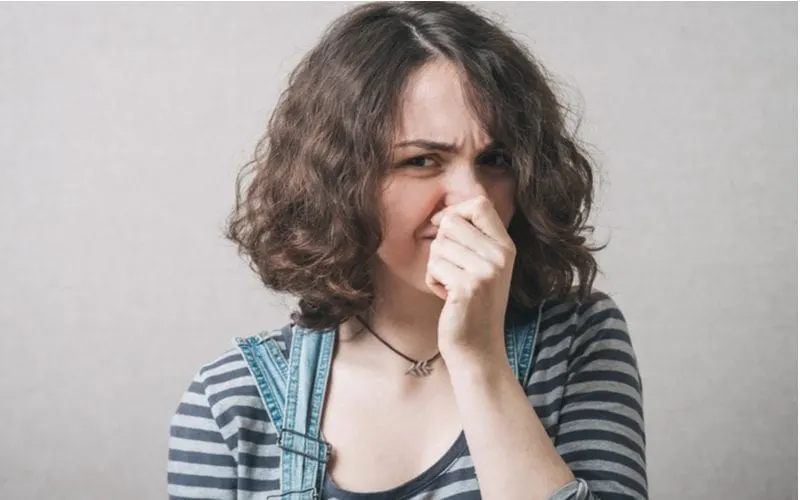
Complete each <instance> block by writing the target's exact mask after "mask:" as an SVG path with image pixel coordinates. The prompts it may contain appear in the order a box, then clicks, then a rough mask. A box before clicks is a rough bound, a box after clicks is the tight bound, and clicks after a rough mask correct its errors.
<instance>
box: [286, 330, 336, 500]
mask: <svg viewBox="0 0 800 500" xmlns="http://www.w3.org/2000/svg"><path fill="white" fill-rule="evenodd" d="M294 328H295V330H294V334H293V337H292V347H291V350H290V353H289V367H288V375H289V377H288V384H287V387H286V409H285V412H284V420H283V428H282V430H281V434H280V438H279V441H278V444H279V446H280V447H281V491H282V494H283V495H287V494H299V495H300V496H299V497H297V498H304V499H305V498H313V499H318V498H321V496H322V486H323V483H324V479H325V470H326V466H327V463H328V461H329V460H330V454H331V447H330V445H329V444H328V443H326V442H325V441H323V440H322V438H321V433H320V425H321V418H322V405H323V403H324V402H325V391H326V389H327V386H328V377H329V374H330V368H331V361H332V359H333V348H334V344H335V334H336V329H335V328H333V329H330V330H326V331H318V330H308V329H305V328H303V327H301V326H299V325H298V326H295V327H294Z"/></svg>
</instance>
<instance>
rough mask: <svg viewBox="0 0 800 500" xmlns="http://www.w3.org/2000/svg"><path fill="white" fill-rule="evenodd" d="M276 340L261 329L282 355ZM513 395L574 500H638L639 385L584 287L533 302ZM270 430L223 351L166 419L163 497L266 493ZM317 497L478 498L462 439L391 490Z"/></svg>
mask: <svg viewBox="0 0 800 500" xmlns="http://www.w3.org/2000/svg"><path fill="white" fill-rule="evenodd" d="M287 332H290V329H288V328H285V327H284V328H281V329H279V330H274V331H272V332H271V334H272V335H275V336H276V338H277V339H278V340H279V342H280V345H281V347H282V349H284V350H288V348H289V346H290V344H291V338H290V337H291V334H290V333H287ZM525 389H526V394H527V395H528V400H529V401H530V403H531V406H532V407H533V409H534V410H535V411H536V413H537V415H538V416H539V418H540V420H541V422H542V423H543V425H544V427H545V429H546V430H547V433H548V435H549V436H550V438H551V440H552V442H553V444H554V445H555V447H556V449H557V450H558V452H559V454H560V455H561V457H562V459H563V460H564V461H565V462H566V463H567V465H568V466H569V467H570V469H571V470H572V471H573V473H574V475H575V476H576V477H577V478H581V479H583V480H585V481H586V483H587V484H588V486H589V490H590V493H589V495H588V496H587V497H586V498H589V499H602V500H622V499H626V500H628V499H636V500H641V499H647V473H646V467H645V430H644V415H643V410H642V384H641V378H640V376H639V370H638V367H637V362H636V356H635V354H634V351H633V347H632V344H631V340H630V337H629V335H628V330H627V325H626V322H625V318H624V317H623V315H622V313H621V312H620V310H619V308H618V307H617V305H616V304H615V302H614V301H613V299H611V298H610V297H609V296H608V295H606V294H604V293H602V292H599V291H594V292H593V293H592V295H591V297H590V298H589V299H588V300H586V301H583V302H577V301H569V302H560V301H557V300H555V299H551V300H549V301H547V302H545V304H544V307H543V309H542V318H541V325H540V330H539V335H538V338H537V341H536V345H535V348H534V364H533V369H532V371H531V376H530V378H529V380H528V381H527V383H526V387H525ZM277 434H278V433H277V431H276V429H275V427H274V426H273V425H272V423H271V422H270V419H269V416H268V414H267V411H266V410H265V408H264V405H263V403H262V400H261V398H260V396H259V393H258V389H257V387H256V385H255V382H254V380H253V379H252V377H251V375H250V372H249V370H248V368H247V365H246V364H245V361H244V360H243V358H242V356H241V355H240V354H239V351H238V350H237V349H232V350H230V351H228V352H226V353H225V354H223V355H222V356H220V357H219V358H217V359H216V360H215V361H213V362H211V363H209V364H207V365H205V366H204V367H202V368H201V369H200V371H199V372H198V374H197V375H196V376H195V378H194V380H193V381H192V382H191V385H190V386H189V388H188V390H187V391H186V392H185V393H184V394H183V397H182V399H181V402H180V405H179V406H178V408H177V411H176V413H175V415H174V416H173V418H172V422H171V427H170V438H169V461H168V474H167V482H168V492H169V496H170V499H173V500H177V499H185V498H194V499H200V498H202V499H220V500H222V499H225V500H228V499H239V500H242V499H247V500H256V499H258V500H264V499H266V498H267V497H268V496H270V495H276V494H278V493H279V477H280V469H279V465H280V464H279V462H280V449H279V448H278V445H277ZM556 496H557V495H554V497H556ZM276 498H277V497H276ZM324 498H326V499H329V500H333V499H335V500H356V499H358V500H378V499H385V500H388V499H392V500H397V499H404V500H405V499H410V500H423V499H424V500H444V499H449V500H468V499H479V498H480V492H479V487H478V482H477V479H476V475H475V468H474V466H473V463H472V459H471V457H470V452H469V446H468V443H467V440H466V438H465V436H464V434H463V433H462V434H461V436H460V437H459V438H458V440H457V441H456V442H455V443H454V444H453V446H452V447H451V448H450V449H449V450H448V451H447V452H446V453H445V454H444V456H442V457H441V459H439V461H438V462H437V463H436V464H434V465H433V466H432V467H430V468H429V469H428V470H426V471H425V472H423V473H422V474H421V475H420V476H418V477H416V478H414V479H412V480H411V481H409V482H407V483H405V484H403V485H400V486H398V487H397V488H394V489H392V490H389V491H384V492H379V493H377V492H376V493H374V494H372V493H357V494H355V493H350V492H347V491H343V490H341V489H338V488H337V487H336V486H335V485H334V484H333V483H332V482H331V480H330V478H329V477H328V479H327V480H326V483H325V488H324ZM559 498H560V497H559Z"/></svg>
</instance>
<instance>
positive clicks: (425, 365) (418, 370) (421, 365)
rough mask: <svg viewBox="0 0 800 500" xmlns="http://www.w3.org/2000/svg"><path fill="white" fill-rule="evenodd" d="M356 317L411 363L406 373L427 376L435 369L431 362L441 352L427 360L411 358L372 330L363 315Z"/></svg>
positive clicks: (387, 345) (376, 336)
mask: <svg viewBox="0 0 800 500" xmlns="http://www.w3.org/2000/svg"><path fill="white" fill-rule="evenodd" d="M356 319H357V320H358V321H360V322H361V324H362V325H364V328H366V329H367V330H369V332H370V333H371V334H373V335H374V336H375V338H376V339H378V340H380V341H381V343H382V344H383V345H385V346H386V347H388V348H389V349H391V350H392V351H393V352H394V353H395V354H397V355H398V356H400V357H402V358H403V359H405V360H406V361H408V362H409V363H411V366H409V367H408V370H406V375H413V376H415V377H427V376H428V375H430V374H431V372H432V371H433V367H432V366H431V363H433V362H434V361H436V359H437V358H439V356H441V355H442V353H441V352H437V353H436V354H435V355H434V356H433V357H432V358H430V359H429V360H427V361H418V360H416V359H413V358H410V357H408V356H406V355H405V354H403V353H402V352H400V351H398V350H397V349H395V348H394V347H392V346H391V345H389V343H388V342H386V341H385V340H383V339H382V338H381V337H380V336H379V335H378V334H377V333H375V332H374V331H372V328H370V327H369V326H367V323H366V322H365V321H364V320H363V319H361V316H356Z"/></svg>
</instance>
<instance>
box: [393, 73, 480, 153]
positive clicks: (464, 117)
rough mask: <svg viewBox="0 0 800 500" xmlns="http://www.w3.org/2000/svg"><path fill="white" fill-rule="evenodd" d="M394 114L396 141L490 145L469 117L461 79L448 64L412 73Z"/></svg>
mask: <svg viewBox="0 0 800 500" xmlns="http://www.w3.org/2000/svg"><path fill="white" fill-rule="evenodd" d="M398 111H399V115H398V124H397V128H396V130H395V141H397V142H399V141H403V140H411V139H428V140H434V141H440V142H445V143H456V144H463V143H465V142H470V143H474V144H476V145H478V146H480V145H484V144H487V143H489V142H490V138H489V137H488V136H487V135H486V133H485V132H484V131H483V130H482V127H481V123H480V121H478V119H477V118H476V117H475V116H473V115H474V113H473V111H472V110H471V108H470V106H469V103H468V101H467V96H466V93H465V92H464V89H463V76H462V74H461V73H460V72H459V70H458V69H457V68H456V67H455V66H454V65H453V64H451V63H448V62H434V63H429V64H427V65H425V66H423V67H421V68H420V69H418V70H417V71H416V72H414V73H412V74H411V76H410V77H409V80H408V84H407V86H406V89H405V92H404V95H403V98H402V100H401V102H400V109H399V110H398Z"/></svg>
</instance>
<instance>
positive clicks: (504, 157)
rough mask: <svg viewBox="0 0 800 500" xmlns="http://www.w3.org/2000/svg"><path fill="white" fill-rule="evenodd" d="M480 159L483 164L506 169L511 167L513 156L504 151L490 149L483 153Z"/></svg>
mask: <svg viewBox="0 0 800 500" xmlns="http://www.w3.org/2000/svg"><path fill="white" fill-rule="evenodd" d="M479 161H480V163H481V164H482V165H486V166H489V167H492V168H500V169H506V168H509V167H511V158H510V157H509V156H508V154H507V153H505V152H504V151H499V150H498V151H490V152H488V153H486V154H483V155H481V157H480V158H479Z"/></svg>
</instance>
